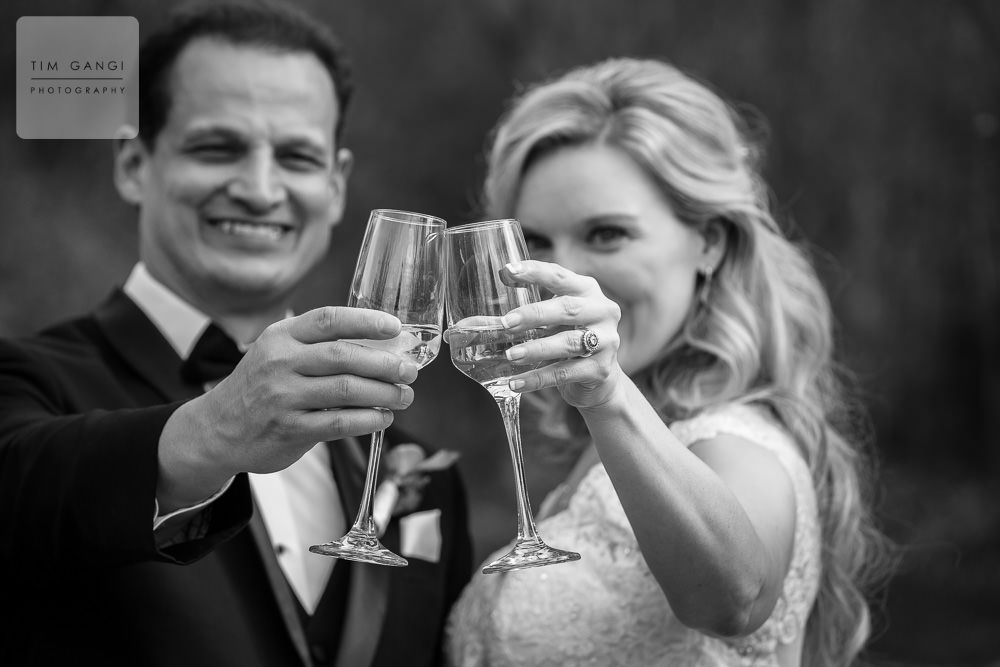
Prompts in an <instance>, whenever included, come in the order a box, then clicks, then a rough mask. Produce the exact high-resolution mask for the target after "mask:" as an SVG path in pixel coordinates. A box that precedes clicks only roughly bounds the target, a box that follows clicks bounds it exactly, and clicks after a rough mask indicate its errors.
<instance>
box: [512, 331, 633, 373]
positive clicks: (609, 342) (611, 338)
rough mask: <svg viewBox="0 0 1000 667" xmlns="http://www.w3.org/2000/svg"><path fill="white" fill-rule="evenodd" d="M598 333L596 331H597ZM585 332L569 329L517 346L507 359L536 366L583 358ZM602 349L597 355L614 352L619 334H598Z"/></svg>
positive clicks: (598, 350)
mask: <svg viewBox="0 0 1000 667" xmlns="http://www.w3.org/2000/svg"><path fill="white" fill-rule="evenodd" d="M595 331H596V330H595ZM582 336H583V331H581V330H580V329H569V330H568V331H563V332H560V333H555V334H552V335H550V336H546V337H545V338H536V339H534V340H529V341H526V342H524V343H521V344H520V345H516V346H514V347H511V348H509V349H508V350H507V352H506V356H507V359H509V360H510V361H513V362H514V363H515V364H518V365H525V366H526V365H530V364H536V363H539V362H542V361H552V360H558V359H572V358H575V357H581V356H582V355H583V352H584V349H583V344H582V342H581V337H582ZM598 338H599V340H600V347H599V348H598V349H597V351H596V352H595V354H600V352H601V351H609V352H610V351H613V350H617V348H618V332H617V331H614V330H612V331H609V332H608V333H606V334H605V333H598Z"/></svg>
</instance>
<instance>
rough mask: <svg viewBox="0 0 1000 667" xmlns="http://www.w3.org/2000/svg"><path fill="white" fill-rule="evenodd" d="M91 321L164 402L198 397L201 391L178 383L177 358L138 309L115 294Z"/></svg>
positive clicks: (178, 367)
mask: <svg viewBox="0 0 1000 667" xmlns="http://www.w3.org/2000/svg"><path fill="white" fill-rule="evenodd" d="M94 320H95V322H96V323H97V326H98V327H99V328H100V329H101V332H102V333H103V334H104V335H105V337H106V338H107V339H108V341H109V342H110V343H111V346H112V347H113V348H114V349H115V351H116V352H117V353H118V354H119V355H120V356H121V358H122V359H124V360H125V362H126V363H127V364H128V365H129V366H131V367H132V369H133V370H134V371H135V372H136V373H138V374H139V375H140V376H141V377H142V378H143V379H145V380H146V382H148V383H149V384H150V385H152V386H153V387H154V388H155V389H156V390H157V391H158V392H159V393H160V394H161V395H162V396H163V399H164V401H168V402H170V401H181V400H186V399H190V398H194V397H195V396H197V395H199V394H201V393H202V387H198V386H193V385H189V384H186V383H185V382H184V381H183V379H181V373H180V367H181V363H182V362H181V358H180V357H178V356H177V353H176V352H174V348H172V347H171V346H170V343H168V342H167V340H166V339H165V338H164V337H163V335H162V334H161V333H160V330H159V329H157V328H156V325H155V324H153V323H152V322H151V321H150V320H149V318H148V317H146V314H145V313H144V312H142V310H141V309H140V308H139V306H137V305H135V302H134V301H132V299H130V298H129V297H128V296H127V295H126V294H125V293H124V292H123V291H121V290H120V289H118V290H115V291H114V292H113V293H112V294H111V296H110V297H109V298H108V299H107V300H106V301H105V302H104V303H103V304H101V306H100V307H99V308H98V309H97V311H96V312H95V313H94Z"/></svg>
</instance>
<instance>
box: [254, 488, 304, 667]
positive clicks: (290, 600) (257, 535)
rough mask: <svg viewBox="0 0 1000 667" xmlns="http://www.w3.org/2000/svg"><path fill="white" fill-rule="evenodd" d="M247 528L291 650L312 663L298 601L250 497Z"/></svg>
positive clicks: (262, 519)
mask: <svg viewBox="0 0 1000 667" xmlns="http://www.w3.org/2000/svg"><path fill="white" fill-rule="evenodd" d="M250 532H251V534H252V535H253V540H254V543H255V544H256V545H257V551H258V552H260V558H261V561H262V562H263V563H264V570H265V571H266V572H267V579H268V581H269V582H270V584H271V590H272V591H273V592H274V598H275V601H276V602H277V603H278V609H279V610H280V611H281V618H282V620H283V621H284V622H285V628H286V629H287V630H288V634H289V635H290V636H291V638H292V643H293V644H294V645H295V651H296V653H298V654H299V658H301V659H302V664H303V665H306V667H312V664H313V663H312V658H311V657H310V654H309V645H308V642H307V641H306V634H305V630H303V628H302V621H301V619H300V618H299V611H298V606H297V605H298V603H297V602H296V600H295V599H294V596H295V593H294V592H292V587H291V586H289V585H288V581H287V580H286V579H285V574H284V573H283V572H282V571H281V565H280V564H279V563H278V559H277V557H276V556H275V555H274V547H273V546H272V545H271V538H270V536H269V535H268V534H267V527H266V526H265V525H264V518H263V517H262V516H261V513H260V510H259V509H258V508H257V503H256V501H254V512H253V516H252V517H251V518H250Z"/></svg>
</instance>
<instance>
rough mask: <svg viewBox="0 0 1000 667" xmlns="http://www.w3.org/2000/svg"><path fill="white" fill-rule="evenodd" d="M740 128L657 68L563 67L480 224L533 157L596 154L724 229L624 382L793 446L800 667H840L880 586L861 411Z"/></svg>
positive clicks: (681, 408) (516, 132)
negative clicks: (802, 580)
mask: <svg viewBox="0 0 1000 667" xmlns="http://www.w3.org/2000/svg"><path fill="white" fill-rule="evenodd" d="M750 129H751V128H750V127H749V125H748V123H747V121H746V120H745V119H744V118H743V117H742V116H741V115H740V114H739V113H738V112H737V111H736V110H735V108H733V107H732V106H730V105H729V104H727V103H726V102H725V101H723V99H722V98H721V97H720V96H719V95H718V94H716V93H715V92H713V91H712V90H711V89H710V88H709V87H708V86H707V85H705V84H703V83H700V82H698V81H696V80H695V79H693V78H692V77H690V76H688V75H686V74H684V73H682V72H681V71H679V70H678V69H676V68H674V67H672V66H670V65H668V64H666V63H663V62H660V61H654V60H635V59H612V60H607V61H604V62H601V63H598V64H596V65H593V66H590V67H584V68H580V69H576V70H573V71H570V72H569V73H567V74H565V75H563V76H561V77H559V78H557V79H555V80H552V81H548V82H544V83H542V84H539V85H536V86H534V87H531V88H529V89H527V90H526V91H524V92H523V93H522V94H521V95H519V96H518V97H516V98H515V99H514V101H513V103H512V105H511V107H510V108H509V109H508V111H507V112H506V113H505V114H504V116H503V117H502V118H501V119H500V121H499V123H498V125H497V127H496V129H495V131H494V134H493V142H492V148H491V150H490V153H489V162H488V172H487V177H486V182H485V188H484V193H483V194H484V198H485V201H484V207H485V208H486V211H487V213H488V215H489V216H490V217H495V218H501V217H513V215H514V208H515V206H516V202H517V197H518V192H519V187H520V184H521V181H522V177H523V176H524V174H525V172H526V170H527V169H528V168H529V167H530V165H531V164H532V163H533V161H534V160H536V159H537V158H538V157H539V156H540V155H542V154H544V153H547V152H549V151H553V150H557V149H558V148H560V147H564V146H567V145H580V144H587V143H605V144H609V145H612V146H615V147H617V148H619V149H620V150H622V151H624V152H625V153H626V154H627V155H629V156H631V158H632V159H633V160H635V162H636V163H637V164H638V165H640V166H641V167H642V168H643V169H645V171H646V172H647V173H648V174H649V175H650V176H651V177H652V178H653V180H654V181H655V182H656V183H657V184H658V185H659V187H660V189H661V190H662V192H663V194H664V195H665V196H666V197H667V199H668V201H669V202H670V204H671V205H672V207H673V210H674V212H675V213H676V215H677V216H678V217H679V219H680V220H681V221H682V222H683V223H685V224H689V225H695V226H701V225H704V224H705V223H707V222H709V221H720V222H721V223H722V224H723V227H724V229H725V231H726V234H727V246H726V253H725V256H724V258H723V260H722V262H721V264H720V265H719V267H718V268H717V270H716V271H715V273H714V276H713V278H712V279H711V283H710V285H709V286H708V290H707V296H706V298H705V299H703V300H701V301H700V302H699V303H698V304H697V305H696V307H694V308H693V309H692V311H691V312H690V313H689V315H688V318H687V320H686V323H685V325H684V327H683V330H682V331H681V332H680V334H679V335H678V336H677V337H676V338H675V340H673V341H672V342H671V343H670V344H669V345H668V347H667V349H665V350H664V351H663V354H662V355H661V356H660V357H659V358H658V359H657V361H656V362H654V363H653V364H652V365H651V366H649V367H647V368H645V369H643V370H642V371H640V372H639V373H637V374H636V376H635V377H634V378H633V379H634V380H635V381H636V382H637V384H638V385H639V386H640V388H641V389H642V390H643V391H644V393H645V395H646V396H647V398H648V399H649V400H650V401H651V403H652V404H653V405H654V406H655V407H656V408H657V409H658V410H659V412H660V414H661V415H662V416H663V418H664V420H665V421H667V422H668V423H669V422H670V421H673V420H675V419H681V418H687V417H690V416H692V415H694V414H696V413H698V412H699V411H702V410H704V409H706V408H709V407H711V406H714V405H718V404H721V403H727V402H743V403H754V404H757V405H762V406H765V407H766V408H768V409H769V410H770V411H771V413H772V414H773V415H774V416H775V417H776V418H777V419H778V420H779V421H780V422H781V424H783V426H784V427H785V428H786V429H787V430H788V431H789V432H790V433H791V434H792V435H793V437H794V438H795V440H796V442H797V443H798V445H799V447H800V448H801V451H802V454H803V456H804V457H805V459H806V461H807V462H808V464H809V467H810V470H811V472H812V477H813V482H814V484H815V487H816V492H817V500H818V504H819V512H820V520H821V524H822V534H823V550H822V559H823V562H822V578H821V582H820V590H819V594H818V598H817V601H816V604H815V606H814V607H813V609H812V612H811V614H810V617H809V621H808V624H807V629H806V638H805V648H804V655H803V664H807V665H849V664H852V663H853V662H854V661H855V659H856V658H857V657H858V655H859V653H860V651H861V650H862V648H863V646H864V644H865V642H866V641H867V639H868V637H869V635H870V632H871V622H870V614H869V607H868V602H867V600H866V595H868V594H870V593H871V592H873V591H874V590H875V588H876V584H878V583H880V582H881V581H883V579H884V576H885V573H886V571H887V569H888V567H889V565H888V564H889V556H888V554H889V553H890V551H889V548H888V542H887V541H886V540H885V538H884V537H883V535H882V534H881V533H880V531H879V530H878V529H877V527H876V526H875V523H874V521H873V518H872V514H871V510H870V495H869V491H870V488H871V485H870V482H871V476H872V474H873V461H872V460H870V459H869V458H868V457H867V456H866V455H864V453H863V450H862V447H861V446H860V445H861V444H862V443H861V438H860V437H859V435H860V433H859V430H858V424H859V423H860V422H858V421H857V420H856V417H857V415H858V414H860V413H859V411H858V410H856V409H855V408H854V406H853V404H851V403H850V402H849V401H848V400H847V399H846V398H845V396H846V392H845V391H844V388H843V386H844V383H843V382H842V378H841V376H842V372H841V371H840V370H838V368H837V367H836V365H835V364H834V362H833V334H832V327H833V322H832V314H831V308H830V304H829V301H828V299H827V295H826V293H825V291H824V289H823V286H822V284H821V283H820V281H819V279H818V277H817V275H816V272H815V270H814V268H813V265H812V262H811V260H810V258H809V256H808V255H807V253H806V252H805V250H804V249H803V248H802V247H800V246H798V245H796V244H794V243H792V242H791V241H789V240H788V239H787V238H786V236H785V235H784V234H783V232H782V230H781V229H780V228H779V226H778V224H777V222H776V221H775V218H774V217H773V216H772V214H771V213H770V205H769V199H770V193H769V190H768V188H767V187H766V185H765V183H764V181H763V179H762V177H761V175H760V172H759V166H758V165H759V162H760V147H759V146H758V145H757V144H756V143H755V142H754V141H752V138H751V132H750ZM701 280H704V278H702V279H701ZM699 290H701V291H702V292H703V293H706V292H705V291H704V290H702V286H701V285H699ZM696 301H698V300H696ZM548 406H549V410H548V414H547V415H546V417H547V418H551V417H553V416H561V417H562V419H561V423H563V424H567V423H568V422H572V421H573V420H574V417H576V421H577V423H578V424H579V418H578V415H575V414H571V413H569V412H568V410H567V408H566V407H565V406H564V405H558V404H557V403H556V402H554V401H549V403H548ZM571 430H572V429H571ZM578 440H579V439H578Z"/></svg>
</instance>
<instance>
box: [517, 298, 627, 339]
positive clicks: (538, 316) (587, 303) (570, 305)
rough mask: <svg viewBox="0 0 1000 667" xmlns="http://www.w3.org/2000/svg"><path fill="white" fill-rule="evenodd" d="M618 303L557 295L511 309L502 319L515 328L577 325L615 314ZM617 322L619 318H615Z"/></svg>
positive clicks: (603, 299) (600, 299)
mask: <svg viewBox="0 0 1000 667" xmlns="http://www.w3.org/2000/svg"><path fill="white" fill-rule="evenodd" d="M616 310H617V305H616V304H615V303H614V302H613V301H611V300H609V299H606V298H605V297H604V296H603V295H602V296H601V297H599V298H585V297H577V296H557V297H555V298H552V299H549V300H547V301H537V302H535V303H529V304H527V305H524V306H521V307H520V308H515V309H514V310H511V311H510V312H508V313H507V314H506V315H504V316H503V318H501V322H502V324H503V325H504V326H505V327H506V328H507V329H510V330H512V331H523V330H525V329H537V328H539V327H552V326H569V327H572V326H577V325H582V324H586V323H588V322H597V321H600V320H602V319H605V318H607V317H613V316H614V313H615V311H616ZM615 321H616V322H617V318H616V319H615Z"/></svg>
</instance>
